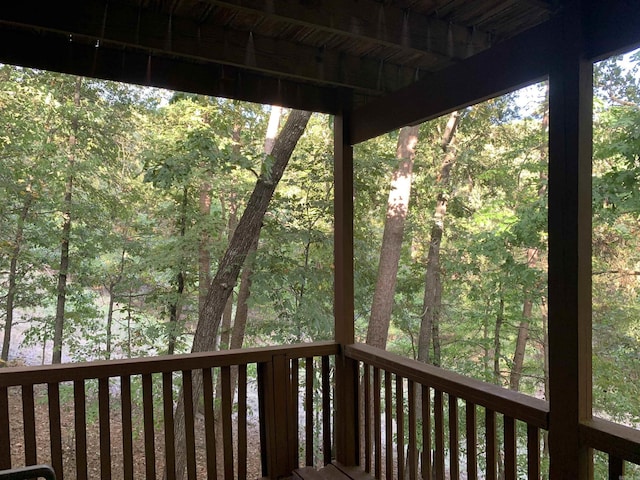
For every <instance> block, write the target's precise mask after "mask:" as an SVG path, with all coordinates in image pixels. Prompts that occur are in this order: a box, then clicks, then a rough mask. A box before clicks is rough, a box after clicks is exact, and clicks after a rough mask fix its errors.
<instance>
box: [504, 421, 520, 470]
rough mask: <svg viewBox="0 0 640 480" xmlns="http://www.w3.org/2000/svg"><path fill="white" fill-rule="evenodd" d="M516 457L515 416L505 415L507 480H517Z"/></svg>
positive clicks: (505, 466)
mask: <svg viewBox="0 0 640 480" xmlns="http://www.w3.org/2000/svg"><path fill="white" fill-rule="evenodd" d="M516 462H517V458H516V422H515V420H514V419H513V417H508V416H506V415H505V417H504V475H505V480H515V478H516V471H517V465H516Z"/></svg>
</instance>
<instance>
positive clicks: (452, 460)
mask: <svg viewBox="0 0 640 480" xmlns="http://www.w3.org/2000/svg"><path fill="white" fill-rule="evenodd" d="M459 427H460V425H459V423H458V398H457V397H455V396H454V395H449V477H450V478H451V480H457V479H458V478H460V456H459V455H460V444H459Z"/></svg>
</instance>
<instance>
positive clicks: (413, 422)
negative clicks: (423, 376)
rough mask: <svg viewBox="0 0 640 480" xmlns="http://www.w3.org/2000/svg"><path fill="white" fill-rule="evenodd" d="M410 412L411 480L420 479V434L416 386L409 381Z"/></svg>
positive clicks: (409, 452) (408, 453) (408, 452)
mask: <svg viewBox="0 0 640 480" xmlns="http://www.w3.org/2000/svg"><path fill="white" fill-rule="evenodd" d="M408 388H409V392H408V397H409V398H408V410H409V419H408V420H409V444H408V446H407V459H408V462H407V464H408V466H409V480H417V478H418V434H417V432H416V430H417V426H418V425H417V424H418V422H417V419H416V384H415V382H412V381H411V380H409V384H408Z"/></svg>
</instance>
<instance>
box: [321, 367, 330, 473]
mask: <svg viewBox="0 0 640 480" xmlns="http://www.w3.org/2000/svg"><path fill="white" fill-rule="evenodd" d="M331 417H332V414H331V385H330V383H329V357H328V356H324V357H322V452H323V457H324V464H325V465H328V464H330V463H331V460H332V458H331Z"/></svg>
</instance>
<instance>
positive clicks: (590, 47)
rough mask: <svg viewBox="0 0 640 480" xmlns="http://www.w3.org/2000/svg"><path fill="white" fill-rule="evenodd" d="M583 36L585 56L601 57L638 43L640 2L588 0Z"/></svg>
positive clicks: (636, 45) (639, 38)
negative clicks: (585, 31) (585, 27)
mask: <svg viewBox="0 0 640 480" xmlns="http://www.w3.org/2000/svg"><path fill="white" fill-rule="evenodd" d="M589 5H590V7H591V8H590V9H589V11H588V13H587V18H586V22H587V25H588V26H587V31H588V32H589V35H588V36H587V38H586V43H587V45H586V51H587V52H586V54H587V58H589V59H590V60H592V61H595V60H602V59H603V58H606V57H609V56H611V55H614V54H617V53H623V52H625V51H629V50H631V49H633V48H636V47H638V46H640V31H638V22H637V19H638V18H640V3H638V2H635V1H625V0H609V1H607V2H597V1H594V2H589Z"/></svg>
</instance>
